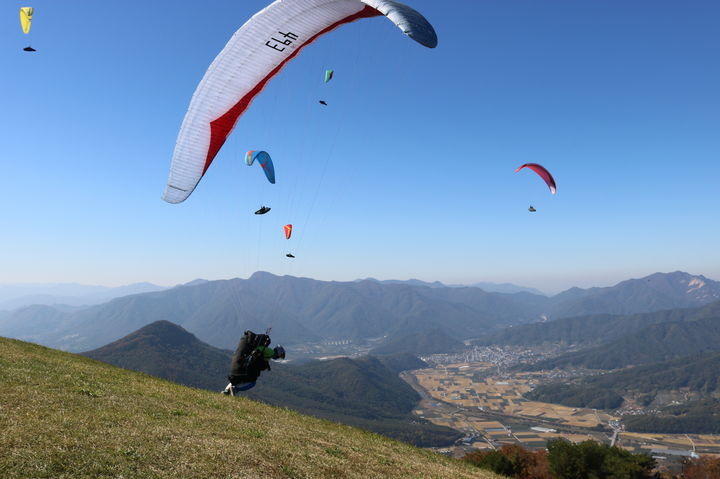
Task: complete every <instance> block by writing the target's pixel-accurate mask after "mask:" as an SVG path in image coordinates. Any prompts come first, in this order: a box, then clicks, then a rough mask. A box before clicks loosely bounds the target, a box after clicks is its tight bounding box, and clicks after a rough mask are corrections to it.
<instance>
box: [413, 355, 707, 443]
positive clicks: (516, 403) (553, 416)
mask: <svg viewBox="0 0 720 479" xmlns="http://www.w3.org/2000/svg"><path fill="white" fill-rule="evenodd" d="M548 374H549V373H518V374H507V373H504V374H501V375H498V374H497V366H496V365H494V364H492V363H487V362H470V363H456V364H448V365H443V366H438V367H435V368H428V369H420V370H415V371H408V372H406V373H403V375H402V376H403V377H404V379H405V380H406V381H407V382H408V383H410V384H411V385H412V386H413V387H415V388H416V389H417V390H418V391H419V392H420V393H421V394H422V395H423V397H424V399H423V400H422V401H421V403H420V404H419V406H418V408H417V409H416V410H415V414H416V415H418V416H419V417H421V418H424V419H427V420H429V421H431V422H433V423H435V424H439V425H443V426H447V427H451V428H453V429H456V430H458V431H461V432H463V433H464V434H465V438H464V439H463V440H462V441H461V442H460V443H459V444H458V445H457V446H456V447H455V449H458V450H457V451H455V455H458V456H459V455H461V454H462V453H463V452H468V451H470V450H472V449H488V448H490V449H494V448H499V447H502V446H503V445H504V444H517V445H520V446H522V447H525V448H527V449H542V448H545V445H546V443H547V441H548V440H550V439H553V438H558V437H562V438H565V439H567V440H569V441H572V442H576V443H577V442H582V441H585V440H588V439H593V440H595V441H598V442H602V443H606V444H609V443H610V442H611V441H612V437H613V432H614V429H613V427H612V426H615V429H617V426H618V424H619V423H620V421H621V419H622V418H621V417H618V416H613V415H611V414H608V413H607V412H603V411H596V410H593V409H584V408H571V407H566V406H561V405H557V404H549V403H542V402H536V401H528V400H527V399H525V398H523V397H522V395H523V394H524V393H526V392H528V391H530V390H531V389H532V388H533V387H534V386H535V385H537V384H539V383H541V382H543V381H544V380H547V379H548V378H547V375H548ZM617 432H618V434H617V436H616V439H615V440H616V445H618V446H620V447H624V448H626V449H628V450H631V451H634V452H645V453H647V454H651V455H663V454H667V455H673V453H678V452H680V453H682V454H684V455H690V454H692V453H695V452H696V451H697V453H702V454H720V436H717V435H694V434H690V435H685V434H639V433H630V432H624V431H620V430H618V431H617Z"/></svg>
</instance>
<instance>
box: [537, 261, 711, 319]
mask: <svg viewBox="0 0 720 479" xmlns="http://www.w3.org/2000/svg"><path fill="white" fill-rule="evenodd" d="M717 300H720V282H718V281H713V280H710V279H707V278H705V277H704V276H695V275H691V274H688V273H683V272H681V271H676V272H674V273H655V274H652V275H650V276H647V277H645V278H640V279H629V280H627V281H623V282H621V283H618V284H616V285H615V286H611V287H607V288H590V289H580V288H571V289H569V290H567V291H564V292H562V293H560V294H558V295H556V296H553V297H552V299H551V303H552V305H553V307H552V309H551V312H552V315H553V317H555V318H559V317H568V316H581V315H588V314H604V313H610V314H633V313H645V312H651V311H661V310H664V309H677V308H691V307H694V306H702V305H703V304H707V303H710V302H713V301H717Z"/></svg>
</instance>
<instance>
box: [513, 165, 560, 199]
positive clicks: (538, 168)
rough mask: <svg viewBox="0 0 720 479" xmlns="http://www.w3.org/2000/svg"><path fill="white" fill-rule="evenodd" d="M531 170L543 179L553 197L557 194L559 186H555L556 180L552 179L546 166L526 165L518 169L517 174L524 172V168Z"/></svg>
mask: <svg viewBox="0 0 720 479" xmlns="http://www.w3.org/2000/svg"><path fill="white" fill-rule="evenodd" d="M526 167H527V168H530V169H531V170H533V171H534V172H535V173H537V174H538V175H539V176H540V178H542V179H543V180H544V181H545V183H546V184H547V185H548V188H550V193H552V194H553V195H554V194H555V193H556V192H557V186H556V185H555V179H554V178H553V177H552V175H551V174H550V172H549V171H548V170H546V169H545V167H544V166H542V165H538V164H537V163H525V164H524V165H522V166H520V167H518V169H517V170H515V173H517V172H518V171H520V170H522V169H523V168H526Z"/></svg>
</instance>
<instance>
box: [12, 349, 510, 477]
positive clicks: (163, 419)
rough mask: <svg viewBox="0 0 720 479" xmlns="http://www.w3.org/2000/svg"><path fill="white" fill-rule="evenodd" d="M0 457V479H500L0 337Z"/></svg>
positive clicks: (343, 429) (383, 441) (369, 436)
mask: <svg viewBox="0 0 720 479" xmlns="http://www.w3.org/2000/svg"><path fill="white" fill-rule="evenodd" d="M220 381H222V378H219V384H218V386H219V388H220V387H222V386H223V385H222V384H220ZM0 451H1V452H0V477H2V478H80V477H87V478H91V477H92V478H109V477H113V478H184V477H188V478H260V477H262V478H268V479H269V478H384V477H392V478H404V477H407V478H470V477H474V478H484V477H487V478H493V477H496V476H494V475H492V474H490V473H488V472H485V471H482V470H479V469H476V468H474V467H473V466H470V465H468V464H466V463H462V462H460V461H456V460H453V459H450V458H447V457H445V456H442V455H440V454H437V453H434V452H431V451H426V450H422V449H418V448H415V447H413V446H410V445H407V444H404V443H401V442H397V441H393V440H391V439H387V438H385V437H383V436H380V435H377V434H373V433H370V432H365V431H362V430H359V429H355V428H351V427H348V426H343V425H339V424H335V423H332V422H329V421H323V420H318V419H314V418H310V417H308V416H303V415H300V414H297V413H294V412H292V411H289V410H285V409H278V408H274V407H270V406H266V405H264V404H261V403H257V402H253V401H250V400H247V399H244V398H231V397H226V396H222V395H221V394H219V393H218V394H213V393H211V392H208V391H203V390H199V389H192V388H186V387H183V386H179V385H177V384H174V383H171V382H168V381H163V380H161V379H157V378H154V377H151V376H148V375H144V374H141V373H136V372H132V371H126V370H123V369H119V368H116V367H113V366H110V365H107V364H103V363H100V362H97V361H93V360H90V359H87V358H84V357H81V356H78V355H73V354H69V353H64V352H60V351H56V350H52V349H48V348H44V347H41V346H37V345H34V344H29V343H23V342H20V341H14V340H8V339H4V338H0Z"/></svg>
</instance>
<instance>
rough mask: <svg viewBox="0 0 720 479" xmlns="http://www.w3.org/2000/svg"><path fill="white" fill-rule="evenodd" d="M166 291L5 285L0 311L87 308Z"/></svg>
mask: <svg viewBox="0 0 720 479" xmlns="http://www.w3.org/2000/svg"><path fill="white" fill-rule="evenodd" d="M164 289H167V288H166V287H165V286H158V285H156V284H152V283H134V284H129V285H127V286H118V287H108V286H90V285H83V284H74V283H48V284H3V285H0V310H13V309H18V308H22V307H25V306H30V305H35V304H42V305H60V304H65V305H70V306H85V305H92V304H100V303H104V302H107V301H110V300H111V299H113V298H119V297H121V296H128V295H131V294H139V293H149V292H153V291H162V290H164Z"/></svg>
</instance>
